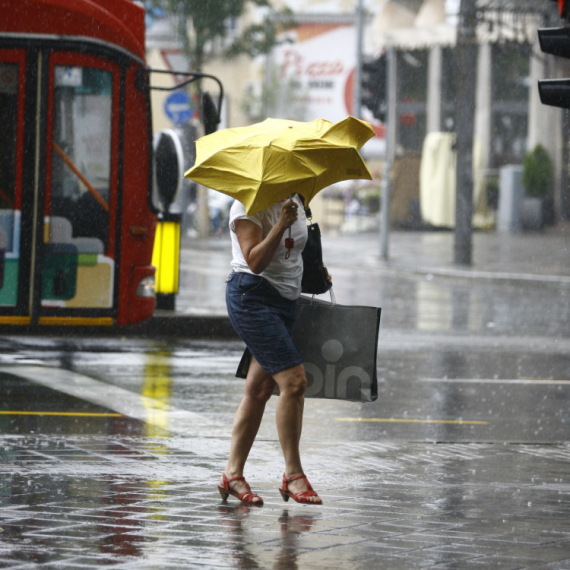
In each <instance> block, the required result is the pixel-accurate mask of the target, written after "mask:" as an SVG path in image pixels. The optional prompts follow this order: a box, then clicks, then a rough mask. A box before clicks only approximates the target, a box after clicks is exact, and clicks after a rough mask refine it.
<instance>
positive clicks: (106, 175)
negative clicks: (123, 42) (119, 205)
mask: <svg viewBox="0 0 570 570" xmlns="http://www.w3.org/2000/svg"><path fill="white" fill-rule="evenodd" d="M112 109H113V75H112V73H111V72H109V71H105V70H102V69H95V68H91V67H80V66H74V67H68V66H56V67H55V90H54V109H53V111H54V122H53V135H52V177H51V193H50V194H51V204H50V217H51V218H52V220H53V218H54V217H55V218H57V217H62V218H66V219H67V220H68V221H69V222H70V223H71V229H72V235H73V238H92V239H93V240H98V241H99V244H97V245H98V246H99V247H98V248H97V249H98V250H99V251H96V252H95V251H93V252H92V253H103V252H105V251H106V250H107V246H108V241H109V188H110V176H111V119H112ZM95 246H96V244H95V242H92V247H95Z"/></svg>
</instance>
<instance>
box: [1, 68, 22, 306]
mask: <svg viewBox="0 0 570 570" xmlns="http://www.w3.org/2000/svg"><path fill="white" fill-rule="evenodd" d="M18 75H19V65H18V64H17V63H4V62H0V125H1V128H0V305H3V306H7V305H8V306H13V305H16V301H17V290H18V256H19V251H18V249H19V248H18V243H17V242H18V236H19V224H18V221H19V220H17V219H16V212H15V208H16V151H17V144H16V141H17V140H18V117H19V116H18Z"/></svg>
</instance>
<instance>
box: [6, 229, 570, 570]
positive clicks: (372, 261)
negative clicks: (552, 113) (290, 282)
mask: <svg viewBox="0 0 570 570" xmlns="http://www.w3.org/2000/svg"><path fill="white" fill-rule="evenodd" d="M390 237H391V241H390V257H389V259H388V260H382V259H380V258H379V251H380V243H379V237H378V235H377V234H356V235H326V236H324V250H325V259H326V261H327V264H328V266H329V269H330V272H331V273H332V275H333V281H334V291H335V295H336V300H337V302H338V303H343V304H348V305H351V304H352V305H354V304H360V305H373V306H379V307H382V320H381V332H380V338H379V352H378V376H379V398H378V400H377V401H376V402H374V403H364V404H356V403H353V402H342V401H336V400H307V403H306V412H305V425H304V433H303V440H302V452H303V457H304V467H305V470H306V472H307V474H308V476H309V478H310V479H311V482H312V483H313V485H314V487H315V488H316V489H317V490H318V491H319V493H320V495H321V496H322V498H323V500H324V504H323V505H322V506H303V505H298V504H295V503H293V502H292V501H289V502H287V503H284V502H282V500H281V497H280V496H279V494H278V492H277V489H276V487H277V485H278V484H279V482H280V477H281V473H282V458H281V456H280V449H279V443H278V439H277V435H276V430H275V426H274V419H273V418H274V415H275V399H272V400H271V401H270V402H269V404H268V408H267V411H266V417H265V418H264V421H263V423H262V426H261V429H260V434H259V437H258V440H257V441H256V444H255V445H254V448H253V450H252V454H251V457H250V461H249V463H248V466H247V472H246V476H247V477H248V480H249V481H250V483H251V484H252V487H253V489H254V491H256V492H258V493H260V494H261V495H262V496H263V497H264V499H265V505H264V506H263V507H262V508H254V507H247V506H244V505H240V504H238V502H237V501H236V500H235V499H232V498H230V500H229V502H228V503H227V504H225V503H222V501H221V500H220V496H219V494H218V492H217V489H216V485H217V479H218V478H219V474H220V473H221V471H222V470H223V468H224V463H225V458H226V457H227V452H228V448H229V432H230V429H231V421H232V417H233V414H234V412H235V409H236V407H237V405H238V403H239V400H240V394H241V392H242V389H243V385H242V383H241V382H240V381H239V380H236V379H235V378H234V375H233V373H234V370H235V367H236V365H237V362H238V360H239V355H240V352H241V350H242V348H243V346H242V344H241V341H239V340H238V339H236V338H235V335H233V334H232V332H231V328H228V325H227V318H226V316H225V306H224V288H225V283H224V281H225V278H226V276H227V274H228V273H229V270H230V269H229V261H230V255H229V240H228V237H227V235H222V236H219V237H214V238H211V239H208V240H197V239H190V238H185V239H184V241H183V247H182V252H181V290H180V293H179V295H178V298H177V303H176V311H174V312H172V313H168V312H163V311H161V312H159V313H158V314H157V316H156V317H155V318H154V319H153V320H152V321H151V322H150V323H149V324H147V325H144V326H141V327H133V328H132V329H129V330H127V331H125V333H124V335H123V336H122V337H113V338H105V337H93V336H89V337H86V336H83V337H82V336H78V335H75V336H71V337H59V338H40V337H30V338H27V337H22V336H20V337H18V336H15V335H13V336H3V337H0V386H1V387H2V395H3V398H1V399H0V426H2V429H1V430H0V433H1V434H2V435H1V436H0V473H1V474H2V476H1V477H0V501H1V505H2V508H1V510H0V527H1V531H0V567H6V568H33V567H36V566H41V567H46V568H95V567H100V566H104V565H105V566H113V567H117V568H141V567H142V568H239V569H242V568H243V569H249V568H278V569H289V568H291V569H312V568H316V569H320V568H322V569H324V568H342V569H345V568H346V569H353V568H354V569H359V568H362V569H364V568H366V569H368V568H386V569H413V568H437V569H452V568H453V569H462V570H463V569H471V568H485V569H489V568H506V569H513V570H514V569H520V568H549V569H559V570H562V569H570V467H569V465H570V443H569V442H570V425H569V424H570V417H569V415H568V409H569V407H570V406H569V404H570V330H569V323H570V263H569V261H570V228H569V227H567V226H558V227H557V228H554V229H552V230H548V231H545V232H542V233H534V234H532V233H528V234H527V233H525V234H507V235H501V234H498V233H495V232H489V233H484V232H476V233H475V234H474V239H473V243H474V263H473V265H472V266H470V267H457V266H455V265H454V264H453V262H452V259H453V239H454V237H453V234H452V233H448V232H432V233H413V232H394V233H392V234H391V236H390ZM323 298H326V296H323ZM196 323H198V324H196ZM16 412H17V413H16Z"/></svg>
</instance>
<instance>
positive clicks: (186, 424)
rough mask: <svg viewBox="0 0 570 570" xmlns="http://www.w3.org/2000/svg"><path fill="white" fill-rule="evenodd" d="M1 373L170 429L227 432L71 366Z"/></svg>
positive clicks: (8, 369)
mask: <svg viewBox="0 0 570 570" xmlns="http://www.w3.org/2000/svg"><path fill="white" fill-rule="evenodd" d="M0 374H11V375H12V376H18V377H20V378H24V379H25V380H28V381H29V382H33V383H35V384H39V385H41V386H45V387H47V388H50V389H51V390H56V391H58V392H62V393H63V394H68V395H69V396H73V397H74V398H79V399H81V400H83V401H84V402H90V403H91V404H94V405H96V406H100V407H102V408H107V409H109V410H112V412H113V413H116V414H119V415H123V416H129V417H130V418H135V419H137V420H140V421H142V422H145V423H147V424H150V425H153V426H156V427H160V428H162V429H166V430H168V431H169V432H171V433H178V434H184V435H191V434H196V435H200V436H203V435H205V434H208V435H212V434H214V435H217V434H218V433H220V434H225V433H226V431H227V426H225V425H222V424H221V423H219V422H217V421H214V420H211V419H210V418H208V417H206V416H204V415H203V414H199V413H196V412H191V411H190V410H182V409H180V408H175V407H174V406H170V405H165V404H164V402H161V401H159V400H155V399H154V398H149V397H148V396H142V395H140V394H136V393H134V392H131V391H130V390H125V389H124V388H120V387H119V386H114V385H112V384H107V383H106V382H101V381H100V380H96V379H95V378H91V377H89V376H85V375H84V374H78V373H77V372H73V371H71V370H64V369H62V368H53V367H50V366H34V365H21V364H17V365H11V366H10V365H7V366H0Z"/></svg>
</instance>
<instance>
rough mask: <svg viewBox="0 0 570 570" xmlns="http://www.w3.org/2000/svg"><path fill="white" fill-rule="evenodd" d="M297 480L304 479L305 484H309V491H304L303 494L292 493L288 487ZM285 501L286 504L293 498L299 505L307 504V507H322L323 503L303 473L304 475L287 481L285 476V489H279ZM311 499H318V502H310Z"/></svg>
mask: <svg viewBox="0 0 570 570" xmlns="http://www.w3.org/2000/svg"><path fill="white" fill-rule="evenodd" d="M297 479H304V480H305V483H306V484H307V490H306V491H302V492H301V493H291V491H289V489H288V487H287V486H288V485H289V483H290V482H291V481H296V480H297ZM279 492H280V493H281V496H282V497H283V500H284V501H285V502H286V501H288V500H289V497H292V498H293V500H294V501H296V502H297V503H306V504H307V505H322V504H323V501H322V499H321V498H320V497H319V495H318V494H317V492H316V491H315V490H314V489H313V488H312V487H311V484H310V483H309V480H308V479H307V476H306V475H305V474H304V473H303V474H302V475H297V476H296V477H291V479H287V477H286V476H285V474H283V488H280V489H279ZM309 497H317V498H318V499H319V500H318V501H309V500H308V499H309Z"/></svg>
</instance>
